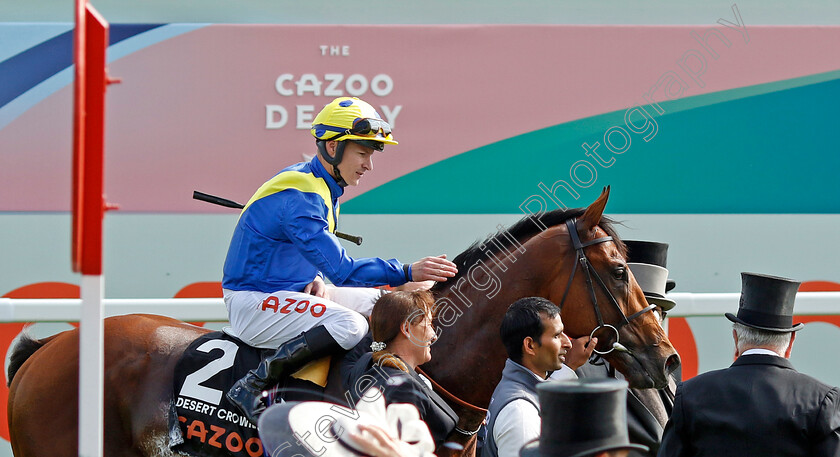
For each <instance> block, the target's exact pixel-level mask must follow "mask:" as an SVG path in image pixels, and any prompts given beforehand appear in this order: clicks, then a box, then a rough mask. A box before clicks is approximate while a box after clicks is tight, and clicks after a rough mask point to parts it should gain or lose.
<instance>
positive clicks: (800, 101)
mask: <svg viewBox="0 0 840 457" xmlns="http://www.w3.org/2000/svg"><path fill="white" fill-rule="evenodd" d="M837 100H840V71H838V72H831V73H827V74H822V75H813V76H808V77H805V78H797V79H793V80H788V81H780V82H774V83H768V84H762V85H757V86H750V87H745V88H740V89H733V90H729V91H723V92H719V93H714V94H708V95H701V96H696V97H687V98H683V99H678V100H673V101H668V102H664V103H659V104H658V105H644V106H642V107H641V108H639V107H636V108H631V109H629V110H626V111H615V112H611V113H606V114H603V115H598V116H593V117H590V118H586V119H580V120H576V121H573V122H568V123H565V124H560V125H556V126H553V127H549V128H545V129H542V130H538V131H534V132H530V133H527V134H524V135H520V136H516V137H512V138H509V139H506V140H503V141H500V142H497V143H494V144H490V145H487V146H483V147H481V148H478V149H474V150H472V151H467V152H465V153H463V154H459V155H457V156H455V157H452V158H449V159H447V160H444V161H441V162H438V163H435V164H433V165H430V166H428V167H425V168H423V169H420V170H417V171H414V172H412V173H409V174H408V175H405V176H403V177H401V178H398V179H395V180H393V181H391V182H389V183H387V184H384V185H382V186H379V187H377V188H376V189H373V190H371V191H369V192H366V193H365V194H362V195H360V196H358V197H356V198H354V199H352V200H350V201H348V202H346V203H345V204H344V205H342V212H343V213H345V214H348V213H349V214H389V213H391V214H393V213H396V214H514V213H521V212H523V211H526V210H527V211H531V212H533V211H537V210H540V209H545V210H551V209H556V208H558V207H560V206H561V205H562V206H566V207H578V206H586V205H588V204H589V203H590V202H592V201H593V200H594V199H595V198H597V196H598V194H599V193H600V191H601V188H602V187H603V186H607V185H610V186H612V192H611V196H610V203H609V205H608V207H607V210H608V211H609V212H610V213H633V214H640V213H644V214H667V213H684V214H685V213H687V214H700V213H717V214H730V213H751V214H793V213H807V214H827V213H840V179H838V176H837V175H838V172H840V146H839V145H838V141H840V138H838V133H839V132H840V107H838V104H837ZM646 139H647V141H646ZM428 189H434V191H433V192H429V191H428ZM441 190H443V192H441ZM418 195H428V196H429V197H428V198H426V199H418V198H417V196H418Z"/></svg>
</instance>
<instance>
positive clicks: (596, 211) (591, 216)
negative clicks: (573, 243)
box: [578, 186, 610, 232]
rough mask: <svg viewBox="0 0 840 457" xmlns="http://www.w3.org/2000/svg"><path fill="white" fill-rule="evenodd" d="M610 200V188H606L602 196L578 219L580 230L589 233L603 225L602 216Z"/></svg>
mask: <svg viewBox="0 0 840 457" xmlns="http://www.w3.org/2000/svg"><path fill="white" fill-rule="evenodd" d="M609 198H610V186H607V187H604V190H602V191H601V196H599V197H598V199H597V200H595V201H594V202H592V204H591V205H589V206H588V207H587V208H586V211H584V213H583V216H581V217H580V218H579V219H578V230H580V231H581V232H588V231H590V230H592V229H593V228H595V227H596V226H597V225H598V224H600V223H601V216H603V215H604V208H606V206H607V200H609Z"/></svg>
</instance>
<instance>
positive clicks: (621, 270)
mask: <svg viewBox="0 0 840 457" xmlns="http://www.w3.org/2000/svg"><path fill="white" fill-rule="evenodd" d="M613 277H614V278H615V279H617V280H619V281H623V280H625V279H627V269H626V268H625V267H618V268H616V269H614V270H613Z"/></svg>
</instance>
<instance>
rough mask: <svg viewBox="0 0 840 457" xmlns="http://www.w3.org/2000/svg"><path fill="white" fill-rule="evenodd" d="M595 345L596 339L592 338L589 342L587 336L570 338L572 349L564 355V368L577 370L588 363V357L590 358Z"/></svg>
mask: <svg viewBox="0 0 840 457" xmlns="http://www.w3.org/2000/svg"><path fill="white" fill-rule="evenodd" d="M587 343H589V344H587ZM596 344H598V338H592V341H591V342H590V341H589V336H582V337H580V338H572V348H571V349H569V352H568V354H566V366H567V367H569V368H571V369H572V370H577V369H578V368H580V367H582V366H583V365H584V364H585V363H586V362H588V361H589V357H590V356H592V351H594V350H595V345H596Z"/></svg>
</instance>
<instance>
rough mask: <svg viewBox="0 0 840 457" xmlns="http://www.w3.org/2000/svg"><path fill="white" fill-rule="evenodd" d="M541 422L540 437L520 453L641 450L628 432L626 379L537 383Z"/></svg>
mask: <svg viewBox="0 0 840 457" xmlns="http://www.w3.org/2000/svg"><path fill="white" fill-rule="evenodd" d="M537 393H538V395H539V397H540V416H542V425H541V430H540V438H539V440H535V441H532V442H530V443H528V444H526V445H525V446H524V447H523V448H522V451H521V452H520V456H522V457H536V456H550V457H582V456H585V455H590V454H595V453H598V452H604V451H611V450H619V449H638V450H641V451H647V450H648V448H647V446H642V445H640V444H631V443H630V441H629V439H628V435H627V382H625V381H621V380H618V379H613V378H583V379H576V380H571V381H549V382H543V383H540V384H539V385H537Z"/></svg>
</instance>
